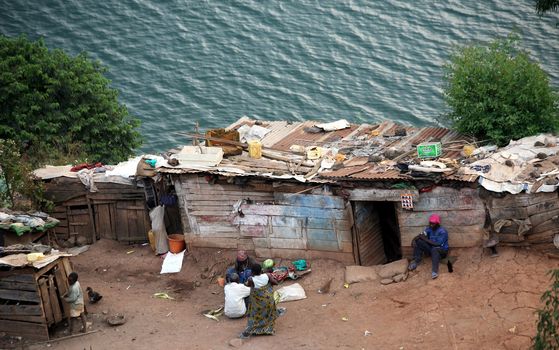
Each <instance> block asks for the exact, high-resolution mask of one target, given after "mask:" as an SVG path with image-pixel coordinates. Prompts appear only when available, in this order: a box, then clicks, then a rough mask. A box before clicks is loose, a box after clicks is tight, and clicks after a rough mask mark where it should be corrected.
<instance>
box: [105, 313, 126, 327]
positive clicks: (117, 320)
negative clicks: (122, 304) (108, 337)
mask: <svg viewBox="0 0 559 350" xmlns="http://www.w3.org/2000/svg"><path fill="white" fill-rule="evenodd" d="M107 323H108V324H110V325H111V326H120V325H123V324H125V323H126V317H124V315H122V314H116V315H114V316H111V317H109V318H107Z"/></svg>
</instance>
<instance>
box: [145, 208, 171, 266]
mask: <svg viewBox="0 0 559 350" xmlns="http://www.w3.org/2000/svg"><path fill="white" fill-rule="evenodd" d="M149 218H150V219H151V230H152V231H153V232H154V233H155V254H158V255H159V254H165V253H167V252H168V251H169V241H168V240H167V230H166V229H165V220H164V219H165V207H164V206H162V205H160V206H157V207H155V208H153V209H152V210H151V211H150V212H149Z"/></svg>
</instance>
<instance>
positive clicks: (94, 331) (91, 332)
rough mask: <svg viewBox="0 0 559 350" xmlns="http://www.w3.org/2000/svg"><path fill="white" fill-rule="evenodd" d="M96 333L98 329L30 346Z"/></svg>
mask: <svg viewBox="0 0 559 350" xmlns="http://www.w3.org/2000/svg"><path fill="white" fill-rule="evenodd" d="M97 332H99V330H98V329H95V330H92V331H89V332H86V333H78V334H71V335H67V336H65V337H60V338H54V339H51V340H45V341H42V342H38V343H33V344H32V345H39V344H48V343H54V342H57V341H62V340H67V339H72V338H77V337H82V336H84V335H88V334H93V333H97Z"/></svg>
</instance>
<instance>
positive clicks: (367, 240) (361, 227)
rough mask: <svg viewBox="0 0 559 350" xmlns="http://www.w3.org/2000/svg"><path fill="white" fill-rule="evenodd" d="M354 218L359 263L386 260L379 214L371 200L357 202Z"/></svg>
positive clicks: (375, 263) (380, 262)
mask: <svg viewBox="0 0 559 350" xmlns="http://www.w3.org/2000/svg"><path fill="white" fill-rule="evenodd" d="M354 218H355V219H354V220H355V230H356V236H357V237H356V238H357V246H358V250H359V263H360V264H361V265H363V266H372V265H380V264H384V263H385V262H386V254H385V252H384V243H383V240H382V232H381V226H380V219H379V214H378V212H377V211H376V210H374V207H373V205H372V203H370V202H355V204H354Z"/></svg>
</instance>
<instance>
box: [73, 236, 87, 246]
mask: <svg viewBox="0 0 559 350" xmlns="http://www.w3.org/2000/svg"><path fill="white" fill-rule="evenodd" d="M76 244H77V245H78V246H80V247H81V246H84V245H86V244H87V238H85V236H78V238H76Z"/></svg>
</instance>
